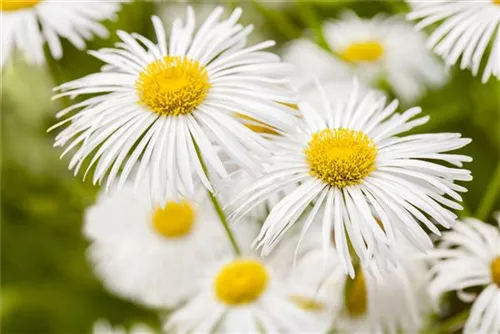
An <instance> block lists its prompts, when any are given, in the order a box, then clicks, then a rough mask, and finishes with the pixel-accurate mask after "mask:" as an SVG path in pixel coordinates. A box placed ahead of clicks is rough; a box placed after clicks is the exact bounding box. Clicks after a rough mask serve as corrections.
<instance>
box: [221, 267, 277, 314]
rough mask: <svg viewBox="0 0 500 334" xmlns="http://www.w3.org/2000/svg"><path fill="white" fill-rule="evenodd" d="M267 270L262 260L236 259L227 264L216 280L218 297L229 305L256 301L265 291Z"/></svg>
mask: <svg viewBox="0 0 500 334" xmlns="http://www.w3.org/2000/svg"><path fill="white" fill-rule="evenodd" d="M267 281H268V275H267V270H266V268H265V267H264V265H262V264H261V263H260V262H258V261H255V260H249V259H236V260H234V261H232V262H230V263H228V264H226V265H225V266H224V267H223V268H222V269H221V271H220V272H219V273H218V274H217V277H216V279H215V282H214V288H215V294H216V296H217V298H218V299H219V300H220V301H222V302H223V303H225V304H227V305H232V306H236V305H242V304H247V303H251V302H253V301H255V300H256V299H257V298H259V296H260V295H261V294H262V292H264V290H265V288H266V286H267Z"/></svg>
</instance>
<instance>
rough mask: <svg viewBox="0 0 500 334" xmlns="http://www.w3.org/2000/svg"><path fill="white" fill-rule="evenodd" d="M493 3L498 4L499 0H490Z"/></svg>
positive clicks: (499, 4) (499, 3)
mask: <svg viewBox="0 0 500 334" xmlns="http://www.w3.org/2000/svg"><path fill="white" fill-rule="evenodd" d="M491 1H492V2H493V4H494V5H498V6H500V0H491Z"/></svg>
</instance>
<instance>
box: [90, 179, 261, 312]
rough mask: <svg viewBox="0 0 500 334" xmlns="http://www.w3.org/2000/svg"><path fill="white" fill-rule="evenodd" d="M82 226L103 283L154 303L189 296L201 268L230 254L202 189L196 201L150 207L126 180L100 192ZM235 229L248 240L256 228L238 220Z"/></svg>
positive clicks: (165, 303) (147, 198)
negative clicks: (113, 189)
mask: <svg viewBox="0 0 500 334" xmlns="http://www.w3.org/2000/svg"><path fill="white" fill-rule="evenodd" d="M202 189H203V188H202ZM84 226H85V229H84V232H85V235H86V236H87V237H88V239H89V240H90V241H91V244H90V246H89V249H88V256H89V258H90V260H91V262H92V263H93V264H94V268H95V271H96V273H97V275H98V276H99V277H100V278H101V279H102V280H103V282H104V285H105V286H106V287H107V288H109V289H110V290H111V291H113V292H115V293H117V294H119V295H122V296H125V297H128V298H131V299H134V300H136V301H139V302H141V303H144V304H146V305H150V306H154V307H174V306H176V305H177V304H179V303H180V302H181V301H183V300H185V299H186V298H188V297H189V296H191V295H192V294H193V293H194V292H195V288H196V284H197V280H198V279H199V278H200V275H202V274H203V273H204V272H205V268H207V266H208V267H210V265H211V263H217V262H218V261H220V258H221V257H225V256H227V255H228V254H232V248H231V244H230V243H229V240H228V237H227V236H226V234H225V232H224V229H223V227H222V225H221V223H220V221H219V218H218V216H217V214H216V212H215V210H214V209H213V207H212V205H211V203H210V201H209V199H208V196H207V195H203V192H202V195H201V196H198V197H197V199H196V201H194V200H186V199H185V200H182V201H179V202H176V201H173V200H171V201H168V202H167V203H166V204H165V206H163V207H155V206H153V205H152V201H151V197H150V195H149V191H148V190H147V189H146V188H145V187H144V188H141V189H140V191H138V192H136V191H134V187H133V185H132V184H129V183H126V184H125V185H124V187H123V188H122V189H121V190H120V191H117V192H113V193H112V194H110V195H107V194H105V193H101V194H100V195H99V198H98V201H97V203H96V204H95V205H94V206H92V207H90V208H89V209H88V210H87V213H86V215H85V225H84ZM236 231H237V232H241V233H236V237H238V239H239V240H240V241H244V240H245V243H246V244H250V239H251V238H253V237H254V236H255V235H256V233H257V227H256V226H254V227H253V226H252V225H251V224H242V225H241V226H238V228H237V229H236ZM239 236H241V238H239ZM245 238H246V239H245Z"/></svg>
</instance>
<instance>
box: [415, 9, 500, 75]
mask: <svg viewBox="0 0 500 334" xmlns="http://www.w3.org/2000/svg"><path fill="white" fill-rule="evenodd" d="M410 5H411V6H412V7H413V11H412V12H411V13H410V14H408V15H407V18H408V19H409V20H418V21H419V22H418V23H417V25H416V26H415V28H416V29H417V30H420V29H423V28H425V27H427V26H429V25H431V24H434V23H440V26H439V27H438V28H436V30H434V32H433V33H432V34H431V36H430V37H429V39H428V41H427V46H428V47H429V48H431V49H433V50H434V51H435V52H436V53H437V54H439V55H440V56H441V57H443V58H444V60H445V61H446V64H447V65H450V66H451V65H455V64H457V63H458V62H459V58H460V57H461V60H460V68H461V69H464V68H467V69H471V70H472V74H473V75H477V74H478V72H479V68H480V67H481V64H485V67H484V71H483V75H482V81H483V82H486V81H488V79H489V78H490V76H491V75H494V76H496V77H497V78H500V1H498V0H486V1H463V0H445V1H434V2H433V1H427V2H425V1H417V2H410ZM489 46H490V47H491V51H490V54H489V56H488V51H486V50H487V48H488V47H489Z"/></svg>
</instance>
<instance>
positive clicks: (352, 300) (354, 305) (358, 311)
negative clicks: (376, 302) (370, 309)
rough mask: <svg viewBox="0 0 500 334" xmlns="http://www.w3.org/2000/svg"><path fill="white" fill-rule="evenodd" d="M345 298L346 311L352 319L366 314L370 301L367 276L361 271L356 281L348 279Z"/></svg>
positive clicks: (357, 273)
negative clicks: (367, 291) (367, 292)
mask: <svg viewBox="0 0 500 334" xmlns="http://www.w3.org/2000/svg"><path fill="white" fill-rule="evenodd" d="M344 298H345V299H344V302H345V308H346V311H347V313H348V314H349V315H350V316H351V317H359V316H362V315H364V314H365V313H366V309H367V305H368V299H367V294H366V282H365V276H364V275H363V272H362V271H361V270H359V271H357V272H356V276H355V277H354V279H351V278H349V277H348V278H347V280H346V284H345V287H344Z"/></svg>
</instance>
